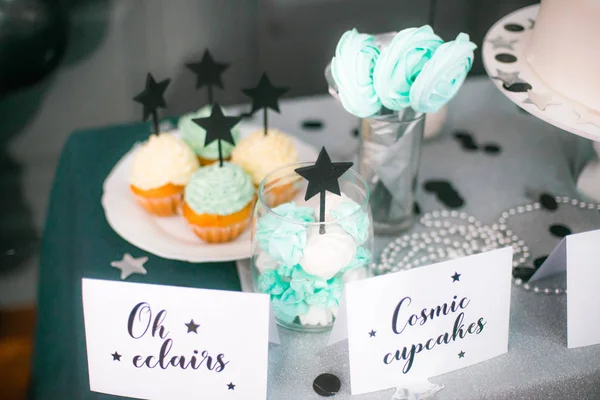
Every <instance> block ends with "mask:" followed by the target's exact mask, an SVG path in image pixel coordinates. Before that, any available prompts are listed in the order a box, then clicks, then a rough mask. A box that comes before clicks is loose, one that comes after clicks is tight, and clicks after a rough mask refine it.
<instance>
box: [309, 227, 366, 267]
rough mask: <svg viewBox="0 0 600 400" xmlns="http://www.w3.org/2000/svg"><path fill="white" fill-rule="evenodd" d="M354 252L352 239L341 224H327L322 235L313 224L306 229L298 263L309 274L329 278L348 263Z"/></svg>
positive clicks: (354, 246)
mask: <svg viewBox="0 0 600 400" xmlns="http://www.w3.org/2000/svg"><path fill="white" fill-rule="evenodd" d="M355 254H356V244H355V243H354V239H353V238H352V236H350V235H349V234H348V233H347V232H346V231H345V230H344V229H343V228H342V227H341V226H339V225H337V224H331V225H327V228H326V232H325V233H324V234H322V235H321V234H320V233H319V227H318V226H314V227H312V228H311V229H310V230H309V231H308V239H307V242H306V247H305V248H304V254H303V255H302V258H301V259H300V265H301V266H302V269H304V271H306V272H307V273H309V274H311V275H316V276H320V277H322V278H325V279H331V278H333V276H334V275H335V274H337V273H338V271H340V270H341V269H343V268H345V267H347V266H348V265H349V264H350V262H351V261H352V260H353V259H354V255H355Z"/></svg>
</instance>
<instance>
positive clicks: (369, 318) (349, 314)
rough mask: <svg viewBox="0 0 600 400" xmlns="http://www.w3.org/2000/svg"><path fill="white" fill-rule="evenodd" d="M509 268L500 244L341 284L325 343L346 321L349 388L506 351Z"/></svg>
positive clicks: (385, 383)
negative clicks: (341, 299) (341, 300)
mask: <svg viewBox="0 0 600 400" xmlns="http://www.w3.org/2000/svg"><path fill="white" fill-rule="evenodd" d="M511 268H512V248H504V249H500V250H494V251H490V252H487V253H483V254H477V255H474V256H470V257H465V258H461V259H456V260H451V261H446V262H442V263H439V264H434V265H429V266H426V267H422V268H416V269H411V270H408V271H403V272H398V273H394V274H388V275H383V276H379V277H375V278H371V279H367V280H364V281H358V282H353V283H350V284H348V285H346V288H345V304H343V305H342V307H341V308H340V311H339V313H338V319H337V320H336V326H334V331H333V332H332V340H330V343H332V342H335V341H337V340H339V339H341V338H343V335H340V333H343V332H344V331H346V329H345V325H346V324H347V332H348V349H349V357H350V378H351V391H352V394H353V395H357V394H363V393H368V392H374V391H377V390H382V389H388V388H392V387H400V386H402V385H410V384H413V383H415V382H420V381H423V380H424V379H427V378H430V377H432V376H436V375H440V374H443V373H446V372H450V371H453V370H457V369H460V368H464V367H468V366H471V365H473V364H477V363H479V362H481V361H485V360H488V359H490V358H492V357H496V356H498V355H501V354H503V353H506V351H507V350H508V324H509V314H510V292H511ZM338 324H339V326H338Z"/></svg>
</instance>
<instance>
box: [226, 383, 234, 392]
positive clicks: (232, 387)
mask: <svg viewBox="0 0 600 400" xmlns="http://www.w3.org/2000/svg"><path fill="white" fill-rule="evenodd" d="M227 390H235V385H234V384H233V383H231V382H229V383H228V384H227Z"/></svg>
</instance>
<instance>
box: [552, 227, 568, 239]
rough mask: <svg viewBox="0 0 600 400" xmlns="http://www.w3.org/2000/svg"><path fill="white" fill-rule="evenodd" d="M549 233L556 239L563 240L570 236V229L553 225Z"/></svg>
mask: <svg viewBox="0 0 600 400" xmlns="http://www.w3.org/2000/svg"><path fill="white" fill-rule="evenodd" d="M550 233H551V234H552V235H554V236H556V237H559V238H564V237H565V236H567V235H570V234H571V233H572V232H571V228H569V227H568V226H565V225H563V224H554V225H551V226H550Z"/></svg>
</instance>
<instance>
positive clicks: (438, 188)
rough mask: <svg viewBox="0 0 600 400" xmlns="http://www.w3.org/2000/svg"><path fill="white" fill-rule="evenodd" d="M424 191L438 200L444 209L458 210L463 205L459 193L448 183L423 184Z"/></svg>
mask: <svg viewBox="0 0 600 400" xmlns="http://www.w3.org/2000/svg"><path fill="white" fill-rule="evenodd" d="M423 188H424V189H425V191H427V192H430V193H434V194H435V195H436V196H437V198H438V200H439V201H441V202H442V203H443V204H444V205H445V206H446V207H449V208H460V207H462V206H463V205H464V204H465V200H464V199H463V198H462V197H461V196H460V193H458V191H457V190H456V189H455V188H454V187H453V186H452V184H451V183H450V182H448V181H443V180H431V181H426V182H425V183H424V184H423Z"/></svg>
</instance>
